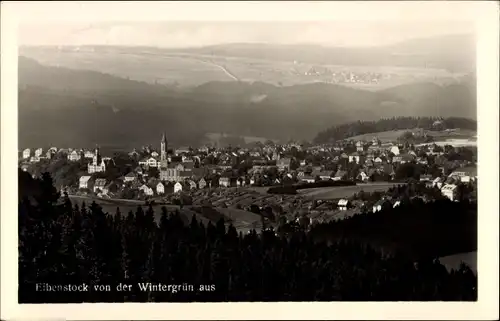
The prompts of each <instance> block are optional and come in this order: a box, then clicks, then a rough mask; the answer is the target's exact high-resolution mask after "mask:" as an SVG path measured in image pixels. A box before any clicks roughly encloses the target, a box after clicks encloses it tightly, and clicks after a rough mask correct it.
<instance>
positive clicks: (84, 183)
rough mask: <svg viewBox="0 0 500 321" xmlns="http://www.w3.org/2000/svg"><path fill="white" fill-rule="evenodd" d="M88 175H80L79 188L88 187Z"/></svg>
mask: <svg viewBox="0 0 500 321" xmlns="http://www.w3.org/2000/svg"><path fill="white" fill-rule="evenodd" d="M89 181H90V176H82V177H80V184H79V188H89Z"/></svg>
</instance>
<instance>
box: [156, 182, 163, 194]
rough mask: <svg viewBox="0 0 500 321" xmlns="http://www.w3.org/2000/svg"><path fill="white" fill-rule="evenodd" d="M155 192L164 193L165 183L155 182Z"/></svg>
mask: <svg viewBox="0 0 500 321" xmlns="http://www.w3.org/2000/svg"><path fill="white" fill-rule="evenodd" d="M156 194H158V195H161V194H165V185H164V184H163V183H162V182H159V183H158V184H156Z"/></svg>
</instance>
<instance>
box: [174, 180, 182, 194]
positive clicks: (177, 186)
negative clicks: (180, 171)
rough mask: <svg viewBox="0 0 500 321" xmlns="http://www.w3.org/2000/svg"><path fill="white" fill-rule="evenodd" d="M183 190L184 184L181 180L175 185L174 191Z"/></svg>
mask: <svg viewBox="0 0 500 321" xmlns="http://www.w3.org/2000/svg"><path fill="white" fill-rule="evenodd" d="M179 192H182V184H181V182H177V183H175V185H174V193H179Z"/></svg>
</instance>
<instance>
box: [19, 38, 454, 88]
mask: <svg viewBox="0 0 500 321" xmlns="http://www.w3.org/2000/svg"><path fill="white" fill-rule="evenodd" d="M21 54H22V55H24V56H26V57H28V58H32V59H35V60H38V61H39V62H40V63H42V64H45V65H52V66H60V67H67V68H73V69H86V70H95V71H99V72H103V73H108V74H112V75H116V76H119V77H123V78H129V79H133V80H139V81H145V82H149V83H162V84H168V85H175V86H178V87H192V86H197V85H200V84H203V83H206V82H209V81H246V82H254V81H260V82H266V83H270V84H274V85H277V86H290V85H296V84H305V83H312V82H330V81H332V76H331V75H326V74H324V75H323V74H322V75H314V76H313V75H306V72H307V71H309V70H310V69H311V68H312V67H313V68H316V69H318V70H324V69H329V70H330V71H331V72H335V73H341V72H347V73H349V72H352V73H357V74H364V73H380V74H382V75H383V77H382V78H381V79H380V80H379V81H378V82H376V83H375V82H374V83H350V82H340V84H343V85H346V86H349V87H356V88H361V89H367V90H380V89H385V88H389V87H393V86H397V85H401V84H406V83H412V82H421V81H433V82H441V83H442V82H449V81H453V79H454V78H455V77H456V76H458V75H455V74H452V73H450V72H447V71H444V70H442V69H432V68H403V67H384V66H381V67H370V66H339V65H318V64H309V63H300V62H291V61H268V60H259V59H252V58H241V57H223V56H207V55H199V54H192V53H190V54H183V53H180V52H176V53H168V52H165V53H154V54H152V53H148V52H142V53H141V52H137V51H136V52H127V51H123V50H121V51H119V52H118V51H116V52H105V51H104V52H92V51H68V50H66V51H58V50H57V49H56V48H23V50H22V51H21Z"/></svg>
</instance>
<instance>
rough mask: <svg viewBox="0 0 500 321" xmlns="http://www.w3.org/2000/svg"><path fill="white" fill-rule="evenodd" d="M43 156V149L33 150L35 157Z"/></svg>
mask: <svg viewBox="0 0 500 321" xmlns="http://www.w3.org/2000/svg"><path fill="white" fill-rule="evenodd" d="M42 154H43V149H42V148H37V149H36V150H35V157H40V156H42Z"/></svg>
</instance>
